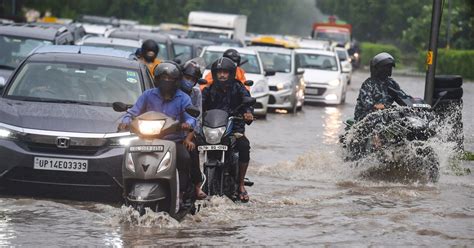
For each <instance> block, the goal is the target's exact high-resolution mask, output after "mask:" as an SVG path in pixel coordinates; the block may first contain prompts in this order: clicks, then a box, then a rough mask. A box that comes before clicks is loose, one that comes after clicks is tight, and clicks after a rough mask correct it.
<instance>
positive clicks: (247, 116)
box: [244, 113, 253, 122]
mask: <svg viewBox="0 0 474 248" xmlns="http://www.w3.org/2000/svg"><path fill="white" fill-rule="evenodd" d="M244 121H245V122H251V121H253V114H252V113H245V114H244Z"/></svg>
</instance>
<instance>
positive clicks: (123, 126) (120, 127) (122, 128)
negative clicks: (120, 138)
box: [117, 123, 128, 132]
mask: <svg viewBox="0 0 474 248" xmlns="http://www.w3.org/2000/svg"><path fill="white" fill-rule="evenodd" d="M127 130H128V124H126V123H120V124H119V125H118V127H117V131H118V132H125V131H127Z"/></svg>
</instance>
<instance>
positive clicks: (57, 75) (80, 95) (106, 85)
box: [6, 62, 143, 106]
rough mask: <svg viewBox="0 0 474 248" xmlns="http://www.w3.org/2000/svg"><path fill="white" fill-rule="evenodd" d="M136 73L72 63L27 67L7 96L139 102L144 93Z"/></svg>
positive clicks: (43, 99) (23, 68)
mask: <svg viewBox="0 0 474 248" xmlns="http://www.w3.org/2000/svg"><path fill="white" fill-rule="evenodd" d="M142 87H143V86H142V79H141V77H140V73H139V71H138V69H137V70H131V69H125V68H115V67H107V66H97V65H89V64H72V63H36V62H34V63H32V62H30V63H27V64H25V66H23V67H22V68H21V70H20V72H19V73H18V75H17V76H16V78H15V80H14V81H13V83H12V84H11V87H9V89H8V91H7V93H6V96H7V97H8V98H15V99H20V100H31V101H40V102H41V101H45V102H49V101H75V102H80V103H87V104H93V105H105V106H109V105H111V104H112V103H113V102H116V101H121V102H124V103H127V104H133V103H135V102H136V100H137V99H138V97H139V96H140V94H141V93H142Z"/></svg>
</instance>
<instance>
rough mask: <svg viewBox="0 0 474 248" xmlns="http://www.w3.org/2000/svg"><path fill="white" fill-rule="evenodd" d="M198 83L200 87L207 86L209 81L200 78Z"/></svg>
mask: <svg viewBox="0 0 474 248" xmlns="http://www.w3.org/2000/svg"><path fill="white" fill-rule="evenodd" d="M197 83H198V84H199V85H206V84H207V80H206V79H204V78H200V79H198V81H197Z"/></svg>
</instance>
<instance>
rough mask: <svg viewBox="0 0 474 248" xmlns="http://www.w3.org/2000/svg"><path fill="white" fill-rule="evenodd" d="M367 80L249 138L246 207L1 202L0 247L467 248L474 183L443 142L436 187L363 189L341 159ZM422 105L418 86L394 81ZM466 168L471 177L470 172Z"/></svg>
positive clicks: (254, 129)
mask: <svg viewBox="0 0 474 248" xmlns="http://www.w3.org/2000/svg"><path fill="white" fill-rule="evenodd" d="M366 77H367V73H366V72H356V73H355V74H354V75H353V79H352V84H351V85H350V89H349V92H348V95H347V103H346V104H345V105H343V106H328V107H327V106H305V107H304V111H303V112H301V113H298V114H297V115H296V116H293V115H287V114H270V115H269V116H268V117H267V119H266V120H258V121H256V122H254V124H253V125H252V126H250V127H249V128H248V129H247V130H248V131H247V133H248V136H249V139H250V140H251V143H252V153H251V157H252V162H251V168H249V173H248V176H249V177H250V178H251V179H252V180H253V181H254V182H255V186H254V187H251V188H248V191H249V194H250V198H251V200H250V202H249V203H247V204H234V203H233V202H231V201H229V200H227V199H225V198H213V199H211V200H210V201H205V202H202V203H201V204H202V208H201V211H200V212H199V213H198V214H197V215H195V216H187V217H186V218H185V219H184V220H183V221H182V222H177V221H175V220H174V219H171V218H170V217H168V216H167V215H165V214H162V213H153V212H150V213H147V214H146V215H144V216H142V217H139V216H138V214H137V213H136V212H134V211H133V210H131V209H129V208H126V207H122V206H118V205H110V204H104V203H94V202H75V201H59V200H49V199H33V198H26V197H21V198H14V197H3V198H0V246H11V245H13V246H49V247H51V246H66V245H67V246H70V245H81V246H82V245H84V246H116V247H121V246H136V245H137V246H138V245H144V246H147V245H212V246H218V245H233V246H241V245H264V246H275V245H278V246H286V245H292V246H310V245H311V246H314V245H331V246H419V245H422V246H437V247H438V246H452V245H455V246H473V245H474V180H473V179H474V176H473V175H472V174H467V173H462V172H463V170H454V169H452V168H451V167H450V163H449V159H448V157H449V154H450V153H449V149H451V146H450V145H449V144H446V143H445V142H439V143H437V144H433V145H434V146H435V147H436V150H437V152H438V153H439V154H438V155H440V157H441V172H442V173H441V176H440V180H439V182H437V183H433V184H427V185H423V184H417V183H413V184H397V183H387V182H382V181H373V180H368V179H362V178H360V177H359V176H358V174H359V173H360V171H358V170H356V169H352V168H351V167H350V165H349V164H347V163H345V162H343V161H342V159H341V151H340V147H339V145H338V144H337V141H338V135H339V134H340V133H341V132H342V129H343V125H342V121H343V120H344V119H346V118H349V117H351V116H352V114H353V109H354V106H355V99H356V97H357V92H358V89H359V87H360V84H361V83H362V81H363V80H364V79H365V78H366ZM394 78H395V80H397V81H398V82H399V83H400V84H401V86H402V88H404V89H405V91H406V92H408V93H409V94H411V95H414V96H423V87H424V78H418V77H402V76H394ZM473 96H474V84H472V83H468V84H465V85H464V99H465V103H464V110H463V115H464V116H463V117H464V133H465V147H466V150H470V151H473V150H474V135H473V133H474V132H473V131H474V126H473V122H472V120H473V115H474V106H473V105H474V102H473V101H470V100H471V99H472V97H473ZM461 167H463V168H469V169H471V170H474V163H473V162H463V163H462V164H461Z"/></svg>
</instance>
